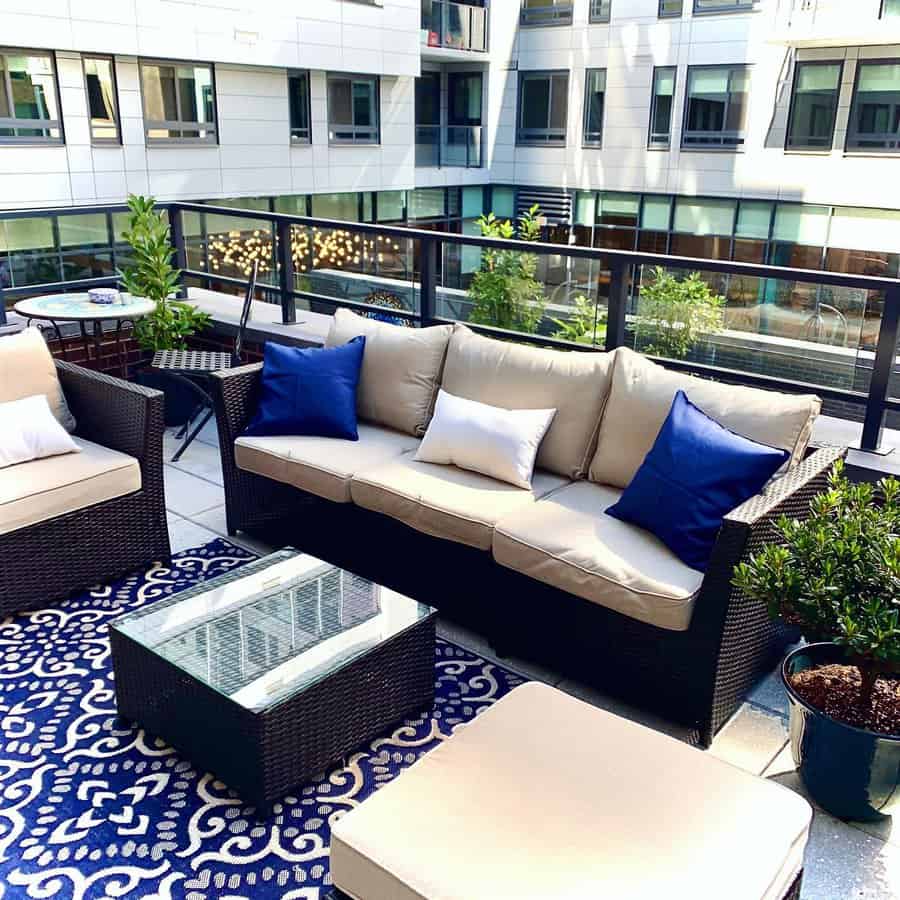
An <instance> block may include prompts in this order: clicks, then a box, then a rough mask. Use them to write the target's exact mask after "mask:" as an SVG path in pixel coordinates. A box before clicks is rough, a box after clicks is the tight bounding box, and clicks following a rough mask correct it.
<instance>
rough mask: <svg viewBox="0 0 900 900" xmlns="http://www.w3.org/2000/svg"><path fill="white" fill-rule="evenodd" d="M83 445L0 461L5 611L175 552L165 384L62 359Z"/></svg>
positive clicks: (0, 593)
mask: <svg viewBox="0 0 900 900" xmlns="http://www.w3.org/2000/svg"><path fill="white" fill-rule="evenodd" d="M56 372H57V375H58V377H59V382H60V385H61V387H62V392H63V395H64V396H65V401H66V403H67V405H68V409H69V410H70V411H71V413H72V416H74V419H75V423H76V425H75V430H74V433H73V437H74V439H75V442H76V443H77V444H78V445H79V449H80V450H81V452H80V453H77V454H69V455H66V456H57V457H49V458H46V459H39V460H34V461H32V462H26V463H20V464H18V465H15V466H10V467H8V468H5V469H0V559H2V560H3V563H2V565H0V613H2V614H7V613H10V612H21V611H24V610H29V609H36V608H41V607H43V606H46V605H48V604H49V603H51V602H53V601H55V600H59V599H62V598H63V597H64V596H66V595H67V594H69V593H70V592H72V591H74V590H78V589H82V588H85V587H89V586H91V585H95V584H102V583H104V582H107V581H109V579H110V578H113V577H115V576H118V575H121V574H124V573H126V572H129V571H133V570H135V569H138V568H140V567H141V566H143V565H145V564H147V563H149V562H151V561H154V560H161V559H164V558H166V557H167V556H168V555H169V552H170V551H169V533H168V526H167V523H166V510H165V495H164V490H163V396H162V394H161V393H160V392H159V391H154V390H150V389H148V388H144V387H141V386H139V385H136V384H131V383H129V382H126V381H122V380H121V379H118V378H112V377H110V376H108V375H104V374H101V373H98V372H93V371H90V370H88V369H84V368H81V367H79V366H75V365H72V364H70V363H65V362H62V361H57V362H56Z"/></svg>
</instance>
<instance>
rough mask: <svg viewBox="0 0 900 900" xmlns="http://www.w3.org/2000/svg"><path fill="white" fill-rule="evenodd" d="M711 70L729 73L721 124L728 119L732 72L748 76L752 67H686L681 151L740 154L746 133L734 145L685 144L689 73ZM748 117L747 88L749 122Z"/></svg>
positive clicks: (741, 65) (689, 104)
mask: <svg viewBox="0 0 900 900" xmlns="http://www.w3.org/2000/svg"><path fill="white" fill-rule="evenodd" d="M711 69H727V70H728V73H729V74H728V84H729V93H728V96H729V102H728V104H727V105H726V107H725V115H724V116H723V117H722V119H723V122H724V121H725V120H726V119H727V118H728V110H729V108H730V105H731V90H730V85H731V77H732V74H733V72H734V71H735V70H736V69H741V70H743V71H745V72H746V73H748V74H749V73H750V72H752V71H753V65H752V63H714V64H711V65H700V66H688V67H687V72H686V74H685V79H684V109H683V110H682V114H681V141H680V147H681V149H682V150H686V151H688V152H690V151H694V150H696V151H699V152H701V153H741V152H742V151H743V149H744V147H745V146H746V141H747V135H746V133H744V134H742V135H741V140H740V143H735V144H724V143H718V144H689V143H685V140H686V138H687V136H688V135H689V134H691V133H692V132H690V131H689V129H688V116H689V115H690V111H691V103H690V99H691V98H690V89H691V73H692V72H701V71H704V70H706V71H708V70H711ZM749 116H750V90H749V87H748V90H747V118H748V120H749ZM721 133H722V134H725V133H726V132H725V131H724V130H723V131H722V132H721Z"/></svg>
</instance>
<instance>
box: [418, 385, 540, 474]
mask: <svg viewBox="0 0 900 900" xmlns="http://www.w3.org/2000/svg"><path fill="white" fill-rule="evenodd" d="M554 415H556V410H555V409H502V408H501V407H499V406H488V404H486V403H479V402H478V401H477V400H465V399H463V398H462V397H456V396H454V395H453V394H448V393H447V392H446V391H443V390H442V391H439V392H438V398H437V403H436V404H435V407H434V416H433V417H432V419H431V422H430V424H429V425H428V430H427V431H426V432H425V437H423V438H422V443H421V444H419V449H418V450H417V451H416V459H417V460H418V461H419V462H431V463H442V464H444V465H454V466H458V467H459V468H460V469H469V470H471V471H473V472H480V473H481V474H482V475H490V476H491V477H492V478H496V479H497V480H498V481H506V482H508V483H509V484H514V485H516V486H517V487H521V488H526V489H530V488H531V476H532V474H533V473H534V461H535V458H536V457H537V452H538V448H539V447H540V446H541V441H542V440H543V439H544V435H545V434H546V433H547V429H548V428H549V427H550V423H551V422H552V421H553V417H554Z"/></svg>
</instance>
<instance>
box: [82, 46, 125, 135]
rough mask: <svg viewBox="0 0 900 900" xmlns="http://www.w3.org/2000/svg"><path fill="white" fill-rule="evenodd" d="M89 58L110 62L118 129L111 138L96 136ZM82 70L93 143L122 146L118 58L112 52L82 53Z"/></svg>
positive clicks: (114, 118) (115, 120)
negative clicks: (90, 88)
mask: <svg viewBox="0 0 900 900" xmlns="http://www.w3.org/2000/svg"><path fill="white" fill-rule="evenodd" d="M89 59H102V60H106V61H107V62H108V63H109V71H110V75H111V76H112V90H113V106H114V109H113V123H114V125H115V129H116V136H115V137H111V138H104V137H95V136H94V126H93V116H91V95H90V90H89V88H88V80H87V79H88V73H87V65H86V63H87V61H88V60H89ZM81 72H82V75H83V76H84V95H85V100H86V101H87V114H88V130H89V131H90V133H91V145H92V146H94V147H110V146H113V147H115V146H121V144H122V113H121V111H120V109H119V81H118V78H117V76H116V58H115V56H114V55H113V54H111V53H82V54H81Z"/></svg>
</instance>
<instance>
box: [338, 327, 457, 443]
mask: <svg viewBox="0 0 900 900" xmlns="http://www.w3.org/2000/svg"><path fill="white" fill-rule="evenodd" d="M452 330H453V326H452V325H436V326H434V327H432V328H403V327H402V326H400V325H391V324H390V323H388V322H378V321H376V320H375V319H367V318H364V317H363V316H358V315H356V313H354V312H351V311H350V310H349V309H339V310H337V311H336V312H335V314H334V321H333V322H332V323H331V330H330V331H329V332H328V337H327V338H326V340H325V346H326V347H335V346H337V345H338V344H346V343H347V341H349V340H352V339H353V338H355V337H357V336H358V335H364V336H365V338H366V350H365V353H364V354H363V363H362V371H361V372H360V378H359V390H358V392H357V395H356V409H357V413H358V414H359V416H360V418H362V419H365V420H367V421H368V422H372V423H374V424H376V425H384V426H385V427H386V428H394V429H396V430H397V431H404V432H406V433H407V434H414V435H418V436H419V437H421V436H422V435H423V434H424V433H425V429H426V428H427V427H428V421H429V420H430V418H431V412H432V410H433V409H434V400H435V397H436V396H437V389H438V384H439V383H440V380H441V370H442V369H443V366H444V356H445V355H446V353H447V342H448V341H449V340H450V332H451V331H452Z"/></svg>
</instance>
